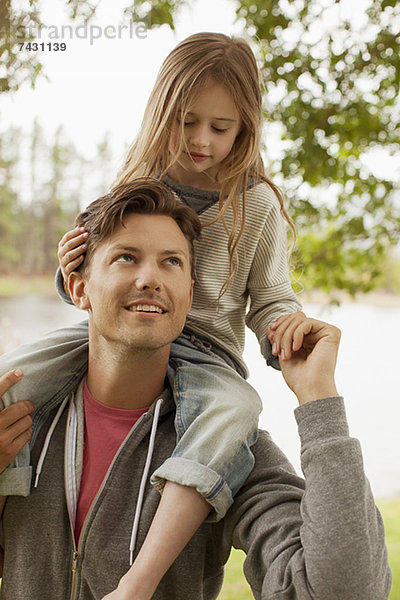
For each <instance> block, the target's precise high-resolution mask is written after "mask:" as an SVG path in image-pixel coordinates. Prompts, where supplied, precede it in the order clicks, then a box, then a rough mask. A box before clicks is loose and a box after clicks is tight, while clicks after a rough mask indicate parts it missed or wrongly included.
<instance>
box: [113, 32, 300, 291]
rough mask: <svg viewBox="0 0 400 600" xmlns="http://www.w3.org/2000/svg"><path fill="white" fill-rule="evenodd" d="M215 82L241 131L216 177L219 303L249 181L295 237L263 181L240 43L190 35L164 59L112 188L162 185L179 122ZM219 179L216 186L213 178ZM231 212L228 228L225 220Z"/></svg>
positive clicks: (253, 67) (257, 89)
mask: <svg viewBox="0 0 400 600" xmlns="http://www.w3.org/2000/svg"><path fill="white" fill-rule="evenodd" d="M210 81H217V82H218V83H219V84H222V85H224V86H225V87H226V89H227V90H228V91H229V92H230V94H231V96H232V98H233V100H234V103H235V105H236V108H237V110H238V112H239V115H240V118H241V123H242V126H241V129H240V132H239V134H238V136H237V137H236V140H235V143H234V145H233V147H232V150H231V152H230V153H229V155H228V156H227V157H226V158H225V159H224V160H223V161H222V162H221V164H220V169H219V170H218V174H217V177H216V181H217V183H219V184H220V185H221V191H220V196H219V212H218V215H217V217H216V218H215V219H213V220H212V221H210V222H209V223H207V225H211V224H212V223H215V222H216V221H218V220H220V221H221V222H222V224H223V226H224V228H225V231H226V232H227V235H228V252H229V257H230V258H229V260H230V272H229V276H228V279H227V280H226V282H225V284H224V285H223V287H222V289H221V291H220V294H219V298H220V297H221V296H222V295H223V294H224V292H225V291H226V290H227V288H228V286H229V285H230V283H231V281H232V278H233V276H234V274H235V270H236V254H237V252H236V249H237V245H238V243H239V241H240V238H241V237H242V234H243V231H244V226H245V218H246V189H247V184H248V179H249V177H254V178H256V179H261V180H263V181H265V182H266V183H268V185H269V186H270V187H271V188H272V190H273V191H274V193H275V194H276V197H277V198H278V200H279V203H280V206H281V212H282V215H283V216H284V218H285V219H286V220H287V222H288V223H289V226H290V229H291V230H292V233H293V238H294V240H295V238H296V231H295V228H294V225H293V222H292V220H291V218H290V217H289V215H288V213H287V211H286V209H285V206H284V197H283V194H282V192H281V191H280V189H279V188H278V187H277V186H276V185H275V184H274V183H273V182H272V181H271V179H269V178H268V177H267V175H266V172H265V167H264V164H263V161H262V158H261V153H260V145H261V126H262V95H261V80H260V74H259V70H258V68H257V63H256V60H255V57H254V54H253V52H252V50H251V48H250V46H249V44H248V43H247V42H246V41H245V40H244V39H242V38H236V37H229V36H227V35H223V34H221V33H196V34H194V35H191V36H189V37H188V38H186V39H185V40H183V41H182V42H181V43H180V44H178V46H176V48H174V50H172V52H171V53H170V54H169V55H168V56H167V58H166V59H165V61H164V63H163V64H162V66H161V69H160V71H159V73H158V77H157V80H156V83H155V85H154V88H153V90H152V92H151V94H150V97H149V100H148V102H147V106H146V110H145V113H144V117H143V121H142V125H141V128H140V131H139V133H138V136H137V138H136V140H135V141H134V143H133V144H132V146H131V148H130V149H129V151H128V155H127V158H126V161H125V163H124V165H123V168H122V170H121V172H120V173H119V175H118V177H117V179H116V181H115V182H114V184H113V185H114V186H115V185H119V184H121V183H127V182H129V181H131V180H132V179H134V178H136V177H158V178H160V179H162V178H163V177H164V176H165V175H166V174H167V172H168V170H169V169H170V167H171V166H172V165H173V164H174V163H175V162H176V160H177V159H178V157H179V155H180V153H181V152H182V150H183V149H184V148H185V142H184V121H185V115H186V113H187V112H188V111H189V110H190V105H191V104H192V102H193V99H194V98H195V97H196V94H198V93H199V92H200V91H201V90H202V89H204V86H205V85H207V83H208V82H210ZM178 114H179V121H180V136H179V137H180V139H179V140H178V147H177V149H176V150H175V152H173V153H172V152H171V151H170V137H171V130H172V126H173V124H174V123H175V122H176V120H177V118H178ZM220 174H221V175H222V177H221V181H220V180H219V178H218V176H219V175H220ZM229 209H231V211H232V226H231V228H229V227H228V225H227V223H226V219H225V215H226V213H227V211H228V210H229Z"/></svg>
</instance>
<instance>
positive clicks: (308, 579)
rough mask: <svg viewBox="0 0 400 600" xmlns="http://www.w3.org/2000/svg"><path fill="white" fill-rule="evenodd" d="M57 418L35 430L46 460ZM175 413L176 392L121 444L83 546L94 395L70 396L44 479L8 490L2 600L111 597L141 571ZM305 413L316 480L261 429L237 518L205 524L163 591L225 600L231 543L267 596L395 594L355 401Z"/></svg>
mask: <svg viewBox="0 0 400 600" xmlns="http://www.w3.org/2000/svg"><path fill="white" fill-rule="evenodd" d="M158 410H160V414H159V416H158V415H157V414H156V418H154V414H155V413H157V412H158ZM54 415H55V411H53V413H51V415H50V418H49V421H48V422H47V424H46V425H45V426H44V427H43V428H42V429H41V431H40V432H39V434H38V435H37V436H36V441H35V443H34V446H33V449H32V464H33V466H34V468H35V467H36V466H37V465H38V463H39V462H40V463H41V462H42V460H40V461H39V457H40V455H42V459H43V456H44V453H43V452H42V447H43V444H44V443H45V437H46V433H47V432H48V429H49V426H50V424H51V420H52V417H54ZM174 416H175V415H174V403H173V400H172V398H171V394H170V392H169V391H168V390H166V391H165V392H164V393H163V395H162V401H161V402H158V403H154V405H153V406H152V407H151V409H150V410H149V412H148V413H146V414H145V415H143V416H142V417H141V418H140V419H139V421H138V422H137V423H136V424H135V426H134V427H133V428H132V430H131V432H130V433H129V434H128V436H127V438H126V440H125V442H124V443H123V444H122V446H121V448H120V449H119V451H118V452H117V454H116V456H115V458H114V461H113V463H112V465H111V466H110V469H109V471H108V473H107V475H106V477H105V480H104V482H103V484H102V486H101V488H100V490H99V492H98V494H97V496H96V498H95V500H94V501H93V504H92V506H91V509H90V511H89V513H88V515H87V517H86V520H85V523H84V525H83V529H82V533H81V538H80V540H79V546H78V548H76V547H75V542H74V537H73V521H74V510H75V505H76V498H77V495H78V492H79V478H80V470H81V469H80V465H81V460H82V441H83V410H82V397H81V394H79V393H77V394H76V395H75V397H73V398H72V399H71V401H70V400H69V399H68V401H66V404H65V408H64V409H63V410H62V412H61V413H60V415H59V420H58V422H57V425H56V427H55V429H54V432H53V434H52V436H51V439H50V443H49V444H48V448H47V452H45V460H44V462H43V465H42V467H41V474H40V479H39V483H38V486H37V487H36V488H33V489H32V491H31V494H30V496H29V497H21V496H18V497H17V496H14V497H9V498H8V500H7V503H6V507H5V510H4V515H3V545H4V548H5V563H4V576H3V585H2V589H1V594H0V598H1V599H2V600H65V599H67V600H69V599H74V600H101V598H103V596H104V595H106V594H107V593H109V592H111V591H112V590H113V589H115V587H116V586H117V584H118V581H119V580H120V578H121V577H122V576H123V575H124V574H125V573H126V571H127V570H128V569H129V566H130V548H131V550H132V555H133V558H134V556H136V555H137V552H138V551H139V549H140V546H141V544H142V543H143V540H144V538H145V536H146V532H147V531H148V528H149V526H150V523H151V521H152V519H153V516H154V513H155V511H156V508H157V505H158V502H159V498H160V496H159V493H158V492H157V491H156V490H155V489H154V488H153V487H152V486H151V485H150V483H149V479H150V476H149V475H148V473H149V474H151V473H152V472H153V471H154V470H155V469H156V468H157V467H158V466H159V465H161V464H162V463H163V462H164V460H165V459H166V458H167V457H168V456H170V454H171V453H172V451H173V449H174V446H175V443H176V439H175V437H176V434H175V428H174ZM295 416H296V419H297V422H298V427H299V434H300V439H301V460H302V469H303V472H304V477H305V479H302V478H301V477H299V476H298V475H296V473H295V470H294V469H293V467H292V466H291V465H290V463H289V462H288V460H287V458H286V457H285V456H284V454H283V453H282V452H281V451H280V450H279V448H278V447H277V446H276V445H275V444H274V443H273V441H272V440H271V437H270V436H269V434H268V433H266V432H265V431H261V432H260V435H259V439H258V441H257V443H256V444H255V446H253V451H254V455H255V459H256V463H255V467H254V469H253V471H252V473H251V474H250V476H249V478H248V480H247V481H246V483H245V484H244V486H243V487H242V489H241V490H240V491H239V493H238V494H237V496H236V498H235V501H234V503H233V505H232V507H231V508H230V510H229V511H228V513H227V515H226V517H225V518H224V519H222V520H221V521H219V522H218V523H215V522H211V521H207V522H204V523H203V525H202V526H201V527H200V529H199V530H198V532H197V533H196V534H195V535H194V537H193V538H192V540H191V541H190V542H189V544H188V545H187V547H186V548H185V549H184V550H183V552H182V553H181V555H180V556H179V557H178V558H177V560H176V561H175V563H174V564H173V565H172V567H171V568H170V569H169V571H168V572H167V573H166V575H165V576H164V578H163V579H162V581H161V583H160V584H159V586H158V588H157V590H156V593H155V594H154V596H153V600H212V599H215V598H217V596H218V593H219V591H220V589H221V585H222V580H223V568H224V564H225V563H226V561H227V560H228V557H229V553H230V550H231V547H232V546H235V547H236V548H241V549H243V550H244V551H245V552H246V554H247V558H246V561H245V566H244V570H245V575H246V578H247V580H248V582H249V584H250V586H251V589H252V591H253V594H254V597H255V598H256V599H262V600H385V599H386V598H387V597H388V595H389V589H390V583H391V574H390V569H389V566H388V562H387V553H386V548H385V542H384V529H383V525H382V519H381V517H380V514H379V512H378V510H377V509H376V507H375V504H374V500H373V497H372V493H371V490H370V486H369V484H368V481H367V479H366V477H365V474H364V469H363V462H362V456H361V451H360V445H359V442H358V441H357V440H356V439H354V438H352V437H350V436H349V431H348V426H347V422H346V416H345V411H344V405H343V400H342V399H341V398H328V399H321V400H317V401H315V402H311V403H309V404H306V405H304V406H300V407H298V408H297V409H296V411H295ZM156 426H157V431H156V430H155V427H156ZM151 435H152V436H153V438H154V447H152V446H153V445H152V444H151V443H150V442H149V440H150V438H151ZM154 436H155V437H154ZM47 441H49V436H47ZM146 462H147V463H148V464H147V468H146ZM143 473H144V476H143ZM142 481H143V484H142V492H143V493H142V494H141V491H140V487H141V482H142ZM66 498H67V500H66ZM141 499H142V500H141ZM177 510H179V507H178V506H177ZM134 523H135V525H134V526H133V524H134ZM132 540H133V542H134V543H132Z"/></svg>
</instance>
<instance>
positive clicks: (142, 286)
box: [135, 265, 162, 292]
mask: <svg viewBox="0 0 400 600" xmlns="http://www.w3.org/2000/svg"><path fill="white" fill-rule="evenodd" d="M135 283H136V287H137V289H138V290H140V291H157V292H159V291H160V290H161V287H162V285H161V278H160V276H159V270H158V269H157V267H155V266H152V265H143V266H142V267H141V269H140V271H139V273H138V274H137V277H136V281H135Z"/></svg>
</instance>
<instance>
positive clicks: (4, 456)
mask: <svg viewBox="0 0 400 600" xmlns="http://www.w3.org/2000/svg"><path fill="white" fill-rule="evenodd" d="M31 437H32V427H31V428H29V429H26V430H25V431H24V432H23V433H21V434H20V435H19V436H17V437H16V438H14V439H13V440H12V441H11V442H10V443H8V444H7V446H5V447H4V448H3V447H1V446H0V473H1V472H2V471H4V469H6V468H7V467H8V465H9V464H10V463H11V462H12V461H13V460H14V458H15V457H16V456H17V454H19V452H20V451H21V450H22V448H23V447H24V446H25V444H27V443H28V442H29V440H30V439H31Z"/></svg>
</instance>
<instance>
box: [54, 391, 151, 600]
mask: <svg viewBox="0 0 400 600" xmlns="http://www.w3.org/2000/svg"><path fill="white" fill-rule="evenodd" d="M72 401H73V400H72ZM148 414H149V413H145V414H144V415H142V416H141V417H140V418H139V419H138V421H137V422H136V423H135V425H134V426H133V427H132V429H131V431H130V432H129V433H128V435H127V436H126V438H125V440H124V441H123V442H122V444H121V446H120V447H119V449H118V451H117V453H116V454H115V456H114V458H113V460H112V462H111V464H110V466H109V468H108V471H107V473H106V475H105V477H104V479H103V481H102V483H101V486H100V487H99V489H98V491H97V494H96V496H95V497H94V499H93V502H92V504H91V506H90V508H89V511H88V513H87V515H86V517H85V520H84V522H83V525H82V530H81V534H80V536H79V542H78V548H77V547H76V542H75V533H74V527H73V524H72V516H71V511H70V505H69V502H68V495H67V485H66V483H65V495H66V505H67V512H68V519H69V524H70V529H71V535H72V540H73V553H72V566H71V571H72V585H71V595H70V600H75V596H76V579H77V570H78V561H79V556H80V553H79V550H80V546H81V540H82V539H83V538H84V533H85V530H86V524H87V521H88V519H89V517H90V515H91V513H92V510H93V509H94V508H95V505H96V503H97V499H98V497H99V496H100V494H101V492H102V491H103V489H104V486H105V485H106V483H107V480H108V477H109V474H110V472H111V470H112V469H113V467H114V464H115V461H116V460H117V458H118V456H119V454H120V452H122V450H123V448H124V447H125V444H126V443H127V442H128V440H129V438H130V437H131V434H132V432H133V430H134V429H136V428H137V426H138V425H139V423H140V422H142V421H143V420H144V419H146V418H148ZM68 425H69V418H68V420H67V427H68ZM67 433H68V432H66V436H65V448H64V456H66V455H67V439H68V435H67Z"/></svg>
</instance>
